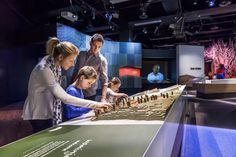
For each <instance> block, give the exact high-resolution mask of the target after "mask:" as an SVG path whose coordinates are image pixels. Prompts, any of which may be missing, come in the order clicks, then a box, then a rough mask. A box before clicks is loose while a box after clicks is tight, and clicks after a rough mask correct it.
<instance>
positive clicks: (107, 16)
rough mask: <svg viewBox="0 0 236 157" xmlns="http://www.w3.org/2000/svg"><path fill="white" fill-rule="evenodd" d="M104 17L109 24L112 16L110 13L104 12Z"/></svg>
mask: <svg viewBox="0 0 236 157" xmlns="http://www.w3.org/2000/svg"><path fill="white" fill-rule="evenodd" d="M105 17H106V19H107V20H108V21H109V22H111V19H112V14H111V13H110V12H106V14H105Z"/></svg>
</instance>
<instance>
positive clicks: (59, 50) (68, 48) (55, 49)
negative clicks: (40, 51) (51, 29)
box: [46, 37, 79, 58]
mask: <svg viewBox="0 0 236 157" xmlns="http://www.w3.org/2000/svg"><path fill="white" fill-rule="evenodd" d="M46 52H47V54H49V55H50V56H52V57H53V58H57V57H58V56H59V55H62V56H63V58H65V57H67V56H69V55H71V54H74V55H78V54H79V50H78V48H77V47H76V46H75V45H74V44H72V43H71V42H68V41H63V42H60V40H59V39H58V38H56V37H52V38H50V39H49V40H48V41H47V44H46Z"/></svg>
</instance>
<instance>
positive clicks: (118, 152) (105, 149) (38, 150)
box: [0, 124, 161, 157]
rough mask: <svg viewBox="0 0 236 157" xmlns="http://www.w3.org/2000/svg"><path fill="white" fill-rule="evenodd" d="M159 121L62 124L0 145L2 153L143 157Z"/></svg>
mask: <svg viewBox="0 0 236 157" xmlns="http://www.w3.org/2000/svg"><path fill="white" fill-rule="evenodd" d="M160 126H161V125H158V124H134V125H82V126H76V125H65V126H63V125H62V126H57V127H54V128H50V129H48V130H45V131H42V132H40V133H38V134H34V135H32V136H29V137H26V138H24V139H22V140H19V141H17V142H14V143H11V144H8V145H6V146H3V147H0V156H1V157H142V156H143V154H144V153H145V151H146V149H147V147H148V146H149V144H150V143H151V141H152V139H153V138H154V136H155V134H156V133H157V132H158V129H159V128H160Z"/></svg>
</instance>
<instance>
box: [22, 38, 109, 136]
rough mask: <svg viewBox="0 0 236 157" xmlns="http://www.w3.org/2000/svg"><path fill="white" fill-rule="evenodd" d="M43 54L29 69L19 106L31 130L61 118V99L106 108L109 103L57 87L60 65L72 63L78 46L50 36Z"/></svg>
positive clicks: (62, 66) (58, 121)
mask: <svg viewBox="0 0 236 157" xmlns="http://www.w3.org/2000/svg"><path fill="white" fill-rule="evenodd" d="M46 52H47V54H48V55H46V56H45V57H44V58H43V59H42V60H41V61H40V62H39V63H38V64H37V65H36V66H35V67H34V69H33V71H32V72H31V74H30V79H29V83H28V96H27V98H26V100H25V104H24V108H23V115H22V117H23V119H24V120H29V121H30V123H31V124H32V127H33V131H34V132H38V131H40V130H43V129H46V128H48V127H51V126H53V125H56V124H59V123H60V122H61V121H62V107H61V102H63V103H65V104H74V105H77V106H81V107H89V108H104V107H105V108H109V107H110V106H111V105H110V104H109V103H102V102H95V101H91V100H84V99H80V98H76V97H74V96H71V95H69V94H67V93H66V92H65V91H64V89H63V88H62V87H61V85H60V83H61V68H63V69H65V70H67V69H69V68H70V67H72V66H73V65H74V61H75V58H76V57H77V55H78V54H79V50H78V48H77V47H76V46H75V45H73V44H72V43H70V42H67V41H64V42H60V41H59V39H57V38H55V37H54V38H51V39H49V40H48V42H47V45H46Z"/></svg>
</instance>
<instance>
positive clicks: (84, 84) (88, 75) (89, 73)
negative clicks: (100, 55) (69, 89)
mask: <svg viewBox="0 0 236 157" xmlns="http://www.w3.org/2000/svg"><path fill="white" fill-rule="evenodd" d="M96 79H97V72H96V70H95V69H94V68H93V67H91V66H84V67H83V68H81V69H80V71H79V73H78V79H77V81H76V86H79V87H80V88H82V89H88V88H90V87H91V85H92V84H93V83H95V82H96Z"/></svg>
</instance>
